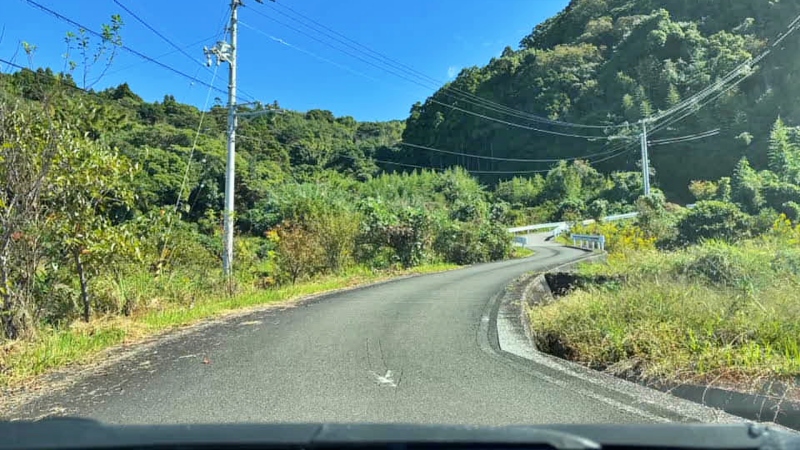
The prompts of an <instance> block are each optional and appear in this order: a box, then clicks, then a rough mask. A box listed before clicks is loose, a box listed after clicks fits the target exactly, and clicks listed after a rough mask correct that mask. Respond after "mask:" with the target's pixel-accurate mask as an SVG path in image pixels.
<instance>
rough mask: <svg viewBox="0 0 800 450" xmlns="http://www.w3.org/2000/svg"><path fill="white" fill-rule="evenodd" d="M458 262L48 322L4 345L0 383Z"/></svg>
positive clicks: (360, 271)
mask: <svg viewBox="0 0 800 450" xmlns="http://www.w3.org/2000/svg"><path fill="white" fill-rule="evenodd" d="M457 267H458V266H456V265H453V264H429V265H424V266H420V267H416V268H413V269H409V270H403V271H396V272H377V273H376V272H373V271H370V270H368V269H365V268H355V269H352V270H350V271H348V272H346V273H344V274H342V275H338V276H328V277H322V278H319V279H315V280H312V281H308V282H305V283H298V284H297V285H293V286H285V287H279V288H271V289H265V290H259V291H254V292H247V293H244V294H241V295H237V296H233V297H229V296H207V297H205V298H201V299H199V300H197V301H196V302H195V303H194V304H192V305H190V304H179V303H178V304H176V303H164V305H163V306H160V307H156V308H154V309H149V310H145V311H143V312H140V313H138V314H135V315H133V316H132V317H119V316H109V317H104V318H100V319H97V320H94V321H92V322H90V323H88V324H84V323H75V324H73V326H71V327H69V328H65V329H54V328H43V329H41V330H39V332H38V333H37V335H36V337H35V338H33V339H30V340H20V341H15V342H13V343H11V344H8V345H7V346H5V347H2V348H0V387H2V388H7V387H16V386H20V385H24V384H26V383H30V382H32V381H33V380H35V378H36V377H37V376H39V375H42V374H45V373H47V372H48V371H51V370H54V369H58V368H62V367H65V366H68V365H81V364H86V363H90V362H92V361H94V360H96V359H97V357H98V355H99V353H100V352H101V351H102V350H105V349H107V348H109V347H113V346H115V345H119V344H122V343H133V342H136V341H140V340H142V339H144V338H146V337H148V336H152V335H155V334H158V333H163V332H165V331H168V330H170V329H174V328H178V327H182V326H187V325H191V324H193V323H197V322H198V321H201V320H203V319H207V318H211V317H216V316H220V315H224V314H226V313H229V312H233V311H236V310H242V309H244V308H251V307H257V306H263V305H269V304H273V303H280V302H289V301H292V300H295V299H298V298H302V297H305V296H308V295H312V294H319V293H323V292H326V291H331V290H335V289H342V288H347V287H353V286H358V285H362V284H366V283H370V282H377V281H382V280H386V279H391V278H394V277H397V276H402V275H410V274H424V273H434V272H441V271H445V270H451V269H455V268H457Z"/></svg>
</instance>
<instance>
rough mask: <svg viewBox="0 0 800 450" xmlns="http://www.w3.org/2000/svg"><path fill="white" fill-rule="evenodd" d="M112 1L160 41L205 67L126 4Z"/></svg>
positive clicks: (118, 0)
mask: <svg viewBox="0 0 800 450" xmlns="http://www.w3.org/2000/svg"><path fill="white" fill-rule="evenodd" d="M114 3H116V4H117V6H119V7H120V8H122V9H123V10H125V11H126V12H127V13H128V14H130V15H131V16H133V18H134V19H136V20H137V21H139V23H141V24H142V25H144V26H145V27H146V28H147V29H148V30H150V31H152V32H153V34H155V35H156V36H158V37H160V38H161V40H162V41H164V42H166V43H167V44H169V45H170V46H172V48H174V49H175V50H177V51H178V52H180V53H181V54H182V55H183V56H185V57H187V58H189V59H190V60H192V62H194V63H196V64H199V65H200V66H203V67H205V64H203V63H202V62H200V61H198V60H197V59H195V57H193V56H192V55H190V54H189V53H187V52H186V50H184V49H183V48H181V47H179V46H178V45H177V44H175V43H174V42H172V41H171V40H170V39H169V38H168V37H166V36H164V35H163V34H162V33H161V32H160V31H158V30H156V29H155V28H154V27H152V26H151V25H150V24H149V23H147V22H146V21H145V20H144V19H142V18H141V17H139V16H138V15H136V13H134V12H133V11H131V10H130V9H129V8H128V7H126V6H125V5H124V4H123V3H122V2H121V1H120V0H114Z"/></svg>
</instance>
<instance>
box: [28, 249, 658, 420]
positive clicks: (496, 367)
mask: <svg viewBox="0 0 800 450" xmlns="http://www.w3.org/2000/svg"><path fill="white" fill-rule="evenodd" d="M536 250H537V254H536V255H535V256H534V257H532V258H529V259H525V260H515V261H504V262H499V263H491V264H482V265H477V266H472V267H469V268H465V269H461V270H456V271H451V272H446V273H440V274H434V275H427V276H420V277H414V278H406V279H401V280H396V281H392V282H388V283H383V284H379V285H376V286H372V287H368V288H363V289H358V290H354V291H349V292H342V293H338V294H333V295H330V296H327V297H326V298H322V299H318V300H313V301H309V302H306V303H303V304H300V305H297V306H295V307H288V308H282V309H278V308H275V309H270V310H266V311H260V312H255V313H251V314H249V315H247V316H244V317H237V318H235V319H230V320H225V321H221V322H219V323H216V324H213V325H211V326H207V327H203V328H201V329H199V330H197V331H194V332H190V333H185V334H181V335H180V336H178V337H176V338H169V339H165V340H163V341H161V342H159V343H158V344H156V345H154V346H151V347H149V348H148V349H147V350H146V351H143V352H139V354H136V355H135V356H134V357H131V358H127V359H125V360H123V361H122V362H120V363H116V364H114V365H112V366H110V367H107V368H105V369H104V370H103V373H100V374H92V375H90V376H88V377H84V378H83V379H82V380H81V381H80V382H78V383H77V384H76V385H74V386H72V387H71V388H69V389H67V390H66V391H64V392H61V393H58V394H53V395H50V396H47V397H44V398H40V399H39V400H36V401H34V402H33V403H30V404H28V405H26V406H24V407H22V408H21V409H20V410H18V411H15V412H14V413H13V415H14V416H16V417H32V416H37V415H40V414H46V413H54V412H55V413H60V414H70V415H78V416H85V417H92V418H96V419H99V420H102V421H106V422H112V423H186V422H205V423H207V422H320V421H326V422H405V423H445V424H475V425H508V424H531V423H554V422H561V423H566V422H583V423H589V422H614V423H620V422H637V423H641V422H648V421H650V420H651V419H648V418H646V415H638V414H636V412H635V411H631V410H630V409H628V410H627V411H626V410H624V408H617V407H614V406H612V405H613V403H606V402H603V401H599V400H597V398H595V397H592V396H587V395H585V394H584V393H581V392H583V391H582V390H581V389H573V388H572V387H571V386H570V385H569V384H566V385H565V384H563V383H560V384H558V383H553V382H551V381H548V379H547V377H538V376H536V367H535V365H528V366H525V365H524V364H521V363H520V362H519V361H514V360H513V358H507V357H503V356H502V355H501V354H500V353H498V352H494V351H489V350H487V349H486V345H481V343H482V342H488V339H487V336H486V326H485V325H484V327H483V328H481V320H482V318H484V324H485V323H486V318H485V317H486V311H487V305H490V304H491V303H490V301H491V299H492V298H493V297H496V295H497V294H498V293H499V292H500V291H502V290H503V288H504V287H505V286H506V285H507V284H508V283H509V282H510V281H511V280H512V279H514V278H515V277H517V276H519V275H521V274H523V273H525V272H527V271H531V270H536V269H544V268H547V267H553V266H556V265H560V264H563V263H566V262H569V261H571V260H574V259H575V258H577V257H579V256H580V255H581V254H582V252H580V251H578V250H574V249H569V248H562V247H557V246H547V247H538V248H537V249H536ZM204 359H205V362H204ZM531 364H533V363H531ZM387 371H388V372H387Z"/></svg>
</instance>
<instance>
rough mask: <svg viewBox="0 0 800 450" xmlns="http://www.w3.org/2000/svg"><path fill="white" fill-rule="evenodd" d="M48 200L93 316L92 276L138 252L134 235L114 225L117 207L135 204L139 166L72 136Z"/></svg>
mask: <svg viewBox="0 0 800 450" xmlns="http://www.w3.org/2000/svg"><path fill="white" fill-rule="evenodd" d="M59 150H60V151H59V152H58V153H57V154H56V155H55V158H54V160H53V166H54V168H55V172H54V174H53V175H54V176H53V180H52V186H51V190H50V192H49V193H48V197H47V202H48V203H49V204H50V205H51V206H50V207H51V209H52V214H51V215H50V216H49V217H48V222H49V224H50V226H51V227H52V228H53V229H54V233H55V235H56V236H57V237H58V238H59V240H60V241H61V243H62V245H63V247H64V249H65V250H66V252H67V254H69V255H71V257H72V258H73V262H74V264H75V272H76V274H77V276H78V280H79V283H80V291H81V303H82V308H83V310H82V315H83V320H85V321H88V320H89V318H90V315H91V296H90V292H89V281H90V280H89V278H90V277H91V276H93V275H95V274H97V273H98V272H99V271H100V270H101V268H106V269H108V266H109V264H113V262H114V260H115V259H116V258H119V257H123V256H125V255H129V254H133V253H136V248H135V243H134V242H133V241H132V239H131V234H130V233H128V232H127V231H126V230H124V228H123V227H119V226H114V224H113V223H112V221H111V219H110V218H109V216H108V213H109V211H110V210H111V209H112V208H113V207H117V206H122V207H130V206H132V204H133V192H132V191H131V190H130V189H129V188H130V183H129V182H126V181H129V180H131V179H132V178H133V176H134V173H135V167H134V166H133V165H132V164H131V163H130V161H128V160H127V158H125V157H123V156H121V155H119V154H118V153H117V152H116V151H114V150H112V149H110V148H108V147H107V146H105V145H104V144H102V143H100V142H97V141H91V140H88V139H86V138H85V137H82V136H75V135H74V134H73V135H67V136H65V137H64V138H62V139H61V141H60V142H59Z"/></svg>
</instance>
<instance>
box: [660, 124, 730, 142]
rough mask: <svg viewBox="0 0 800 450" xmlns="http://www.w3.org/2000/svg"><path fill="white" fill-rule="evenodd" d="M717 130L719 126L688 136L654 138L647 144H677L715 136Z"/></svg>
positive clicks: (717, 132)
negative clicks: (654, 139)
mask: <svg viewBox="0 0 800 450" xmlns="http://www.w3.org/2000/svg"><path fill="white" fill-rule="evenodd" d="M719 131H720V130H719V128H717V129H716V130H709V131H705V132H703V133H697V134H690V135H688V136H678V137H674V138H667V139H660V140H656V141H649V142H648V144H649V145H666V144H677V143H681V142H689V141H695V140H697V139H704V138H707V137H711V136H716V135H718V134H719Z"/></svg>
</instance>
